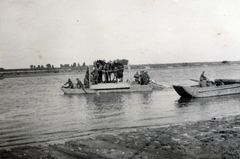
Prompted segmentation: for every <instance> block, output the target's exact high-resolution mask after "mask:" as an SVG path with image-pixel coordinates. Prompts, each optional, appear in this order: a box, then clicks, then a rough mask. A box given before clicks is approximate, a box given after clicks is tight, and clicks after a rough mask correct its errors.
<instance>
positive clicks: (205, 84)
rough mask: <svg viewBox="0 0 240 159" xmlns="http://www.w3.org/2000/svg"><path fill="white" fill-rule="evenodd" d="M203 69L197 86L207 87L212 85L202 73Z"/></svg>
mask: <svg viewBox="0 0 240 159" xmlns="http://www.w3.org/2000/svg"><path fill="white" fill-rule="evenodd" d="M204 73H205V71H203V72H202V74H201V75H200V81H199V86H200V87H209V86H212V84H213V83H212V82H211V81H210V80H209V79H208V78H207V77H206V76H205V75H204Z"/></svg>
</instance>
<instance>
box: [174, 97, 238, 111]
mask: <svg viewBox="0 0 240 159" xmlns="http://www.w3.org/2000/svg"><path fill="white" fill-rule="evenodd" d="M239 97H240V95H239V94H235V95H229V96H222V97H221V98H219V97H217V96H215V97H211V98H184V97H180V98H179V99H178V100H176V101H175V106H177V107H179V108H181V107H188V106H197V105H198V106H206V105H219V104H224V103H225V105H229V104H230V105H231V104H232V103H235V102H237V103H239V102H240V98H239ZM226 103H227V104H226Z"/></svg>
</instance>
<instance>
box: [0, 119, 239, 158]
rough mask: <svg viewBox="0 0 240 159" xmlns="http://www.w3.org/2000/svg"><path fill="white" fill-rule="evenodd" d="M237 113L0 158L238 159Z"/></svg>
mask: <svg viewBox="0 0 240 159" xmlns="http://www.w3.org/2000/svg"><path fill="white" fill-rule="evenodd" d="M239 143H240V116H231V117H227V118H219V119H215V118H213V119H211V120H207V121H199V122H194V123H184V124H182V125H170V126H167V127H161V128H145V129H136V130H134V131H131V132H125V133H120V134H118V135H109V134H106V135H101V136H96V137H94V138H89V139H81V140H77V141H69V142H66V143H65V144H58V145H49V146H38V147H19V148H13V149H11V150H10V151H6V150H0V158H1V159H2V158H14V159H15V158H31V159H35V158H36V159H37V158H49V159H50V158H54V159H56V158H61V159H77V158H86V159H87V158H96V159H97V158H110V159H116V158H149V159H153V158H158V159H159V158H185V159H188V158H202V159H203V158H206V159H209V158H240V149H239V147H240V144H239Z"/></svg>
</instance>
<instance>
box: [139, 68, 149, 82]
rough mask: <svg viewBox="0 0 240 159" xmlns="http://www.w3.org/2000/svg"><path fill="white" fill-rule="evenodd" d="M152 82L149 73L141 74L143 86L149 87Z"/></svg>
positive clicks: (142, 72)
mask: <svg viewBox="0 0 240 159" xmlns="http://www.w3.org/2000/svg"><path fill="white" fill-rule="evenodd" d="M149 81H150V77H149V75H148V72H144V71H141V74H140V84H141V85H147V84H148V83H149Z"/></svg>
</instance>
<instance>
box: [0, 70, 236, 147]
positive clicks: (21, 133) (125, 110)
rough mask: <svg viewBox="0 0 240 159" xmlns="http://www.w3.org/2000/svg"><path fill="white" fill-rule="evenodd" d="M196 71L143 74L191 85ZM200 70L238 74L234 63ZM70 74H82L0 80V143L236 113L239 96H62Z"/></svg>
mask: <svg viewBox="0 0 240 159" xmlns="http://www.w3.org/2000/svg"><path fill="white" fill-rule="evenodd" d="M202 70H203V68H200V67H196V68H186V69H179V68H176V69H166V70H149V71H148V73H149V75H150V77H151V78H152V79H154V80H155V81H157V82H159V83H161V82H163V83H165V84H168V85H170V86H171V85H172V84H195V83H192V81H190V80H189V79H190V78H194V77H196V78H198V77H199V74H200V73H201V72H202ZM204 70H205V72H207V73H208V74H209V75H211V76H212V77H215V78H224V77H229V78H230V77H231V78H240V77H237V75H238V70H239V69H238V68H236V66H235V67H233V66H229V67H216V68H213V67H211V68H208V67H204ZM229 70H231V71H229ZM176 74H177V76H176ZM211 76H210V77H209V78H210V79H211V78H212V77H211ZM76 77H78V78H80V79H83V77H84V74H78V75H59V76H48V77H29V78H14V79H4V80H1V81H0V94H1V96H0V107H1V109H0V124H1V127H0V132H1V133H0V147H4V148H7V147H11V146H16V145H27V144H30V145H31V144H33V143H36V144H42V143H46V142H50V143H52V142H63V141H67V140H71V139H76V138H79V137H85V136H89V135H95V134H101V133H108V132H111V133H113V132H115V131H122V130H124V131H127V130H129V129H135V128H139V127H156V126H162V125H166V124H176V123H181V122H188V121H197V120H206V119H209V118H212V117H219V116H227V115H235V114H240V98H239V97H240V95H233V96H222V97H212V98H199V99H195V98H192V99H184V98H180V97H179V95H178V94H177V93H176V92H175V91H174V90H173V89H172V88H169V89H164V90H162V91H154V92H136V93H99V94H83V95H64V94H63V93H62V92H61V90H60V89H59V88H60V86H61V85H62V84H63V83H65V82H66V80H67V79H68V78H71V79H76Z"/></svg>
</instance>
